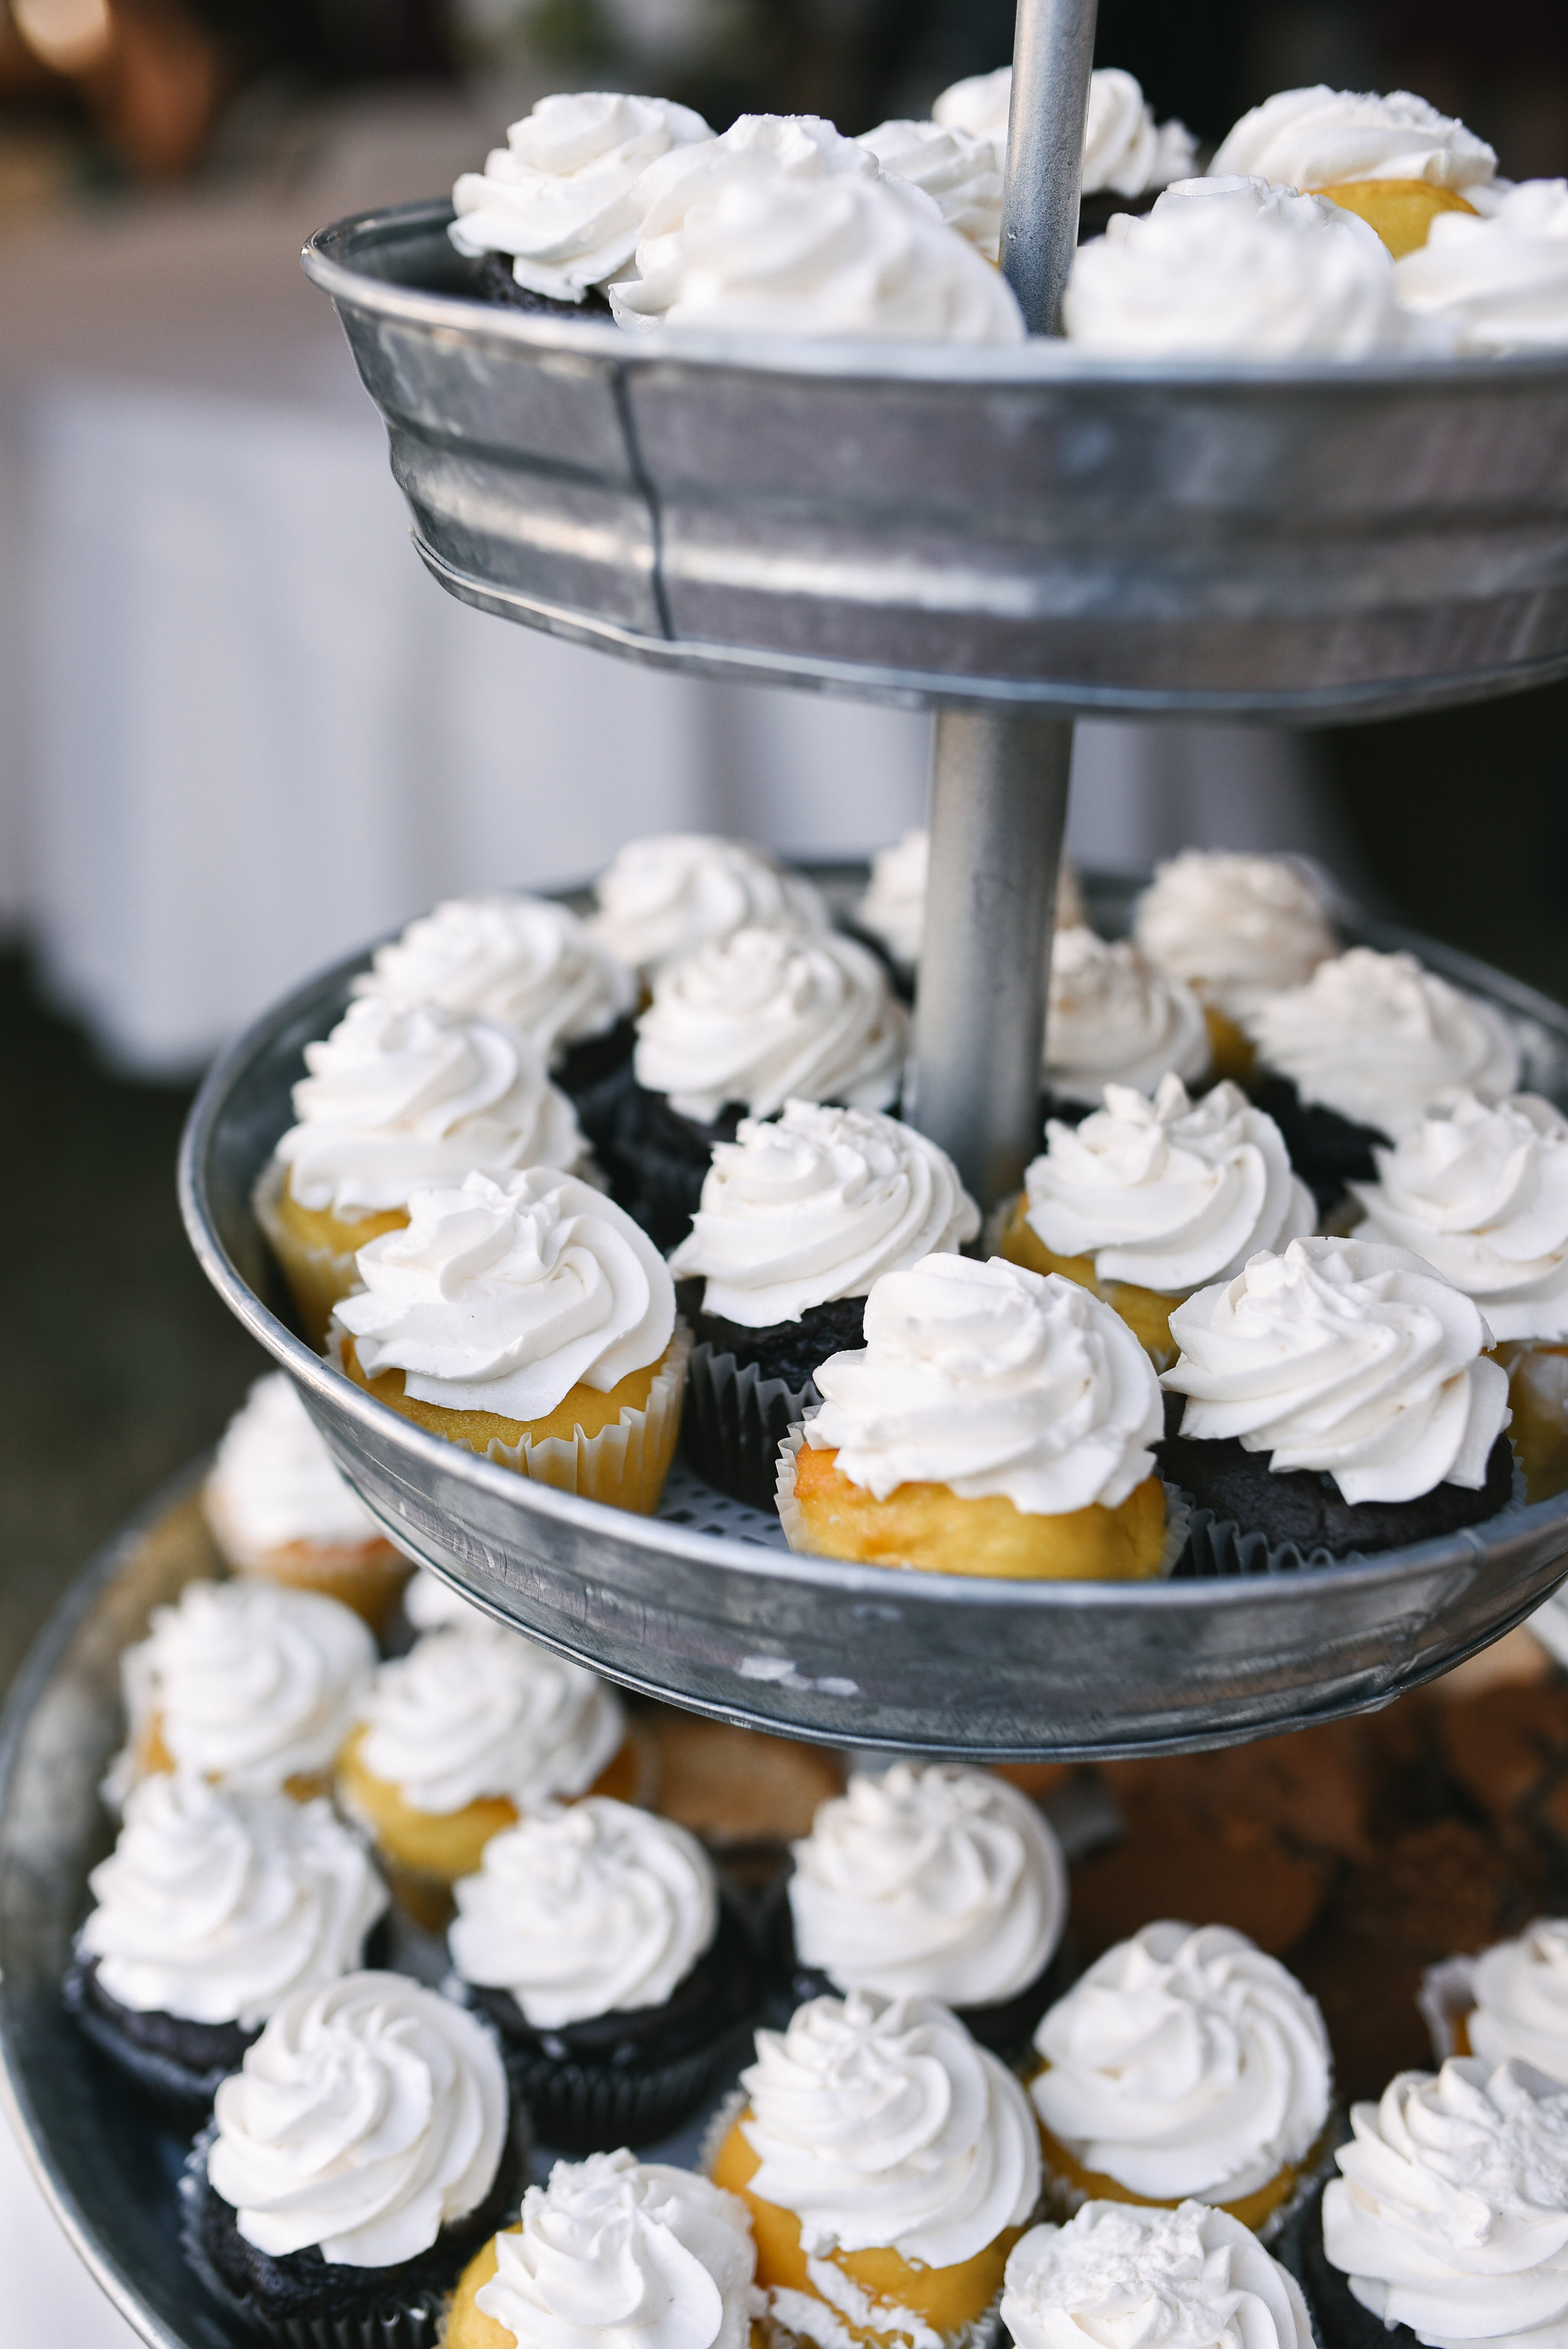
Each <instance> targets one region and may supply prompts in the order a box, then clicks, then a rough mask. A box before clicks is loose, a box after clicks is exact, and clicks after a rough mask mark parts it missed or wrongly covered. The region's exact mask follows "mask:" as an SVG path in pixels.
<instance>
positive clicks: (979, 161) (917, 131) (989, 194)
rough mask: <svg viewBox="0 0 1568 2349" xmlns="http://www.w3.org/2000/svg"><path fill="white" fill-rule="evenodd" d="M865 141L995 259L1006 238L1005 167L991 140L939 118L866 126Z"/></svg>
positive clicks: (889, 169) (896, 175) (894, 174)
mask: <svg viewBox="0 0 1568 2349" xmlns="http://www.w3.org/2000/svg"><path fill="white" fill-rule="evenodd" d="M859 143H860V145H861V146H862V147H863V148H865V150H867V152H868V153H869V154H872V155H874V156H875V157H876V159H877V161H878V162H879V163H880V164H881V166H882V171H884V172H885V173H887V174H888V175H889V176H890V177H891V178H892V179H895V180H907V181H909V182H910V185H911V186H912V187H916V188H919V189H920V190H921V191H922V192H923V194H925V195H928V196H929V197H930V198H931V201H932V202H933V203H934V205H935V206H936V209H937V211H938V212H940V213H941V214H942V217H943V219H944V221H945V222H947V225H948V227H949V228H955V229H956V230H957V231H958V233H959V235H960V236H966V237H967V238H968V240H969V242H970V243H971V244H972V245H973V246H974V247H975V251H976V252H977V253H980V254H984V255H985V259H986V260H987V261H993V262H994V261H995V259H996V255H997V249H998V247H999V246H1000V244H1001V242H1002V172H1001V167H1000V164H999V162H998V160H997V156H996V150H995V145H994V143H993V142H992V140H989V139H975V138H973V137H972V136H971V135H970V133H969V132H968V131H967V130H960V129H958V128H957V127H956V125H954V127H953V128H952V129H944V128H943V126H942V125H941V123H939V122H903V121H897V122H879V123H878V125H877V127H876V129H874V130H866V131H862V132H861V138H860V142H859Z"/></svg>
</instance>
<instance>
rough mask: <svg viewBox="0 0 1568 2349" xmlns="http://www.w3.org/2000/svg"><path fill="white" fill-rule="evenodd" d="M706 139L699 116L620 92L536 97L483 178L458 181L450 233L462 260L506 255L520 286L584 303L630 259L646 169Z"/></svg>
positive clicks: (475, 174) (665, 101) (470, 175)
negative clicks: (639, 188)
mask: <svg viewBox="0 0 1568 2349" xmlns="http://www.w3.org/2000/svg"><path fill="white" fill-rule="evenodd" d="M712 136H713V133H712V131H711V130H710V129H708V127H707V123H706V122H705V121H704V120H703V119H702V117H701V115H700V114H694V113H693V112H692V110H691V109H690V107H688V106H676V105H674V104H673V103H672V102H671V100H670V99H669V98H629V97H626V96H624V95H623V93H621V92H620V91H618V90H616V91H610V90H583V91H577V92H567V91H560V92H557V93H555V94H553V95H552V96H551V97H549V98H541V99H540V100H539V102H538V104H537V105H536V106H535V107H534V109H533V111H532V113H531V114H529V115H526V116H525V117H524V119H522V121H521V122H514V123H513V124H512V125H511V129H509V130H508V132H507V134H506V141H507V143H506V145H505V146H504V147H498V148H496V149H495V150H494V151H493V152H492V153H491V154H490V156H489V157H488V158H487V160H486V162H485V167H484V170H483V171H482V172H479V171H465V172H464V173H463V175H462V177H461V178H460V179H459V181H458V183H457V186H456V187H455V188H454V189H453V190H452V202H453V205H454V207H455V208H456V211H457V215H458V217H457V219H456V220H455V221H453V222H452V224H451V227H450V228H449V231H448V234H449V236H450V238H451V240H452V243H454V244H455V245H456V246H457V248H458V251H459V253H467V254H480V253H510V254H511V255H512V275H513V276H514V277H515V278H516V280H517V282H518V284H519V285H526V286H529V287H531V290H532V291H533V292H534V293H536V294H545V295H550V296H551V298H552V300H554V301H557V302H581V301H582V300H583V296H584V295H585V294H586V293H587V292H588V289H589V287H590V286H593V285H603V284H605V282H606V281H607V280H608V279H609V278H612V277H614V275H615V274H617V272H618V271H620V270H623V269H624V268H625V266H626V264H628V262H629V261H630V260H631V258H632V254H633V253H634V250H635V248H636V243H637V213H636V209H635V205H634V201H633V199H634V192H635V190H636V187H637V183H638V181H640V180H641V179H642V177H643V175H644V173H645V171H647V169H648V167H649V165H650V164H652V163H655V162H656V161H657V160H658V159H659V157H660V156H661V155H667V154H668V153H669V152H670V150H671V149H672V148H676V147H687V146H690V145H692V144H693V143H694V142H696V141H697V140H708V139H711V138H712Z"/></svg>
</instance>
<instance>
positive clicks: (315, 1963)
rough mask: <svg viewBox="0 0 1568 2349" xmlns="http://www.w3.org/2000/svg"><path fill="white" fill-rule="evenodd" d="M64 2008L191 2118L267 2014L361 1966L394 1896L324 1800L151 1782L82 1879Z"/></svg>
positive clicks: (169, 1780) (160, 1779)
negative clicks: (81, 1910) (87, 1901)
mask: <svg viewBox="0 0 1568 2349" xmlns="http://www.w3.org/2000/svg"><path fill="white" fill-rule="evenodd" d="M88 1886H89V1889H90V1890H91V1892H92V1895H93V1899H94V1903H95V1906H94V1907H93V1909H91V1910H90V1911H89V1913H88V1918H87V1920H86V1922H85V1923H84V1924H83V1926H82V1929H81V1931H80V1932H79V1933H78V1934H77V1945H76V1954H75V1957H74V1959H73V1961H72V1964H71V1969H70V1971H69V1973H68V1975H67V1981H66V2002H67V2006H68V2007H69V2008H70V2010H71V2012H72V2013H74V2014H75V2016H76V2018H77V2022H78V2023H79V2024H80V2026H81V2028H82V2030H83V2031H84V2032H85V2033H87V2035H88V2038H89V2039H90V2040H92V2042H93V2044H95V2046H97V2047H98V2048H100V2049H101V2050H102V2051H103V2053H104V2054H106V2055H108V2057H109V2059H110V2061H111V2062H112V2063H114V2064H116V2065H117V2066H118V2067H119V2070H121V2071H122V2072H124V2073H126V2074H127V2075H129V2077H130V2078H131V2079H132V2080H133V2081H135V2083H136V2085H138V2086H139V2088H141V2089H143V2090H144V2091H145V2092H146V2093H147V2094H148V2095H150V2096H151V2097H152V2098H153V2100H154V2101H155V2102H156V2103H157V2104H158V2105H159V2106H160V2107H161V2108H162V2109H163V2110H164V2111H165V2112H167V2113H168V2114H169V2115H170V2116H171V2117H172V2118H174V2119H175V2120H176V2121H180V2122H184V2123H186V2124H187V2125H190V2126H193V2125H194V2124H195V2123H196V2122H197V2121H198V2120H200V2119H201V2116H203V2115H204V2114H205V2113H206V2111H207V2110H208V2108H209V2107H210V2106H211V2102H212V2095H213V2092H214V2090H215V2089H216V2087H217V2085H218V2083H219V2081H220V2080H221V2079H222V2077H223V2076H224V2075H225V2074H226V2073H229V2072H234V2071H237V2070H238V2069H239V2067H240V2064H241V2062H242V2058H243V2056H244V2053H245V2050H246V2048H247V2047H248V2046H250V2044H252V2042H253V2040H254V2039H255V2038H256V2036H257V2035H258V2033H260V2031H261V2029H262V2026H263V2023H265V2022H266V2021H267V2019H268V2017H269V2016H270V2015H272V2014H274V2013H276V2012H277V2010H278V2008H279V2007H280V2006H282V2005H283V2004H284V2002H285V2001H287V2000H288V1999H289V1998H291V1997H293V1996H294V1994H295V1993H296V1992H301V1991H305V1992H308V1991H312V1990H315V1989H316V1988H318V1987H320V1986H321V1985H322V1984H324V1983H327V1982H335V1981H336V1980H337V1979H338V1978H339V1977H340V1976H341V1975H344V1974H346V1973H350V1972H352V1971H354V1969H355V1968H356V1967H357V1966H359V1965H361V1964H362V1963H363V1962H364V1951H365V1944H366V1937H367V1935H368V1934H369V1933H370V1932H371V1930H372V1929H373V1927H374V1926H375V1925H376V1924H377V1920H379V1919H380V1917H381V1916H382V1915H383V1913H384V1912H385V1910H386V1907H387V1890H386V1887H385V1886H384V1885H383V1884H382V1882H381V1879H380V1878H379V1877H378V1876H377V1873H376V1870H375V1869H374V1868H373V1867H372V1866H371V1864H370V1860H369V1857H368V1856H367V1855H366V1849H365V1847H364V1845H363V1844H362V1843H361V1841H360V1840H359V1838H358V1837H357V1836H356V1835H355V1834H354V1833H353V1832H352V1830H351V1829H349V1828H348V1827H346V1826H342V1825H341V1824H340V1823H339V1822H338V1820H336V1819H335V1817H334V1816H333V1814H332V1811H331V1809H330V1807H329V1806H328V1805H327V1804H326V1803H325V1802H312V1803H304V1804H301V1803H294V1802H291V1801H290V1800H289V1798H288V1796H287V1795H244V1794H232V1793H224V1792H223V1791H222V1790H221V1789H220V1788H218V1787H216V1786H211V1785H208V1784H207V1782H206V1780H205V1779H203V1778H198V1777H191V1776H188V1775H176V1776H169V1775H161V1776H157V1777H152V1778H147V1779H144V1780H143V1781H142V1783H141V1785H139V1786H138V1787H137V1788H136V1789H135V1790H134V1792H133V1793H132V1794H131V1795H130V1796H129V1800H128V1802H127V1804H126V1807H125V1824H124V1826H123V1827H122V1828H121V1830H120V1835H119V1841H118V1843H117V1844H116V1846H115V1848H114V1850H113V1852H112V1853H111V1854H110V1856H109V1857H108V1859H106V1860H104V1861H102V1862H101V1863H100V1864H99V1866H98V1867H97V1868H94V1870H93V1872H92V1874H91V1876H90V1877H89V1878H88Z"/></svg>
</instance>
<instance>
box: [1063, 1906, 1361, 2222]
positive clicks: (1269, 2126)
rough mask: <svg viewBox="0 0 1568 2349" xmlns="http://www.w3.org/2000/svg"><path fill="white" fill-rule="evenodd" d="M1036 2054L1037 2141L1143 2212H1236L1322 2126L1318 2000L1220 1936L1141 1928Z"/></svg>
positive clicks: (1093, 1973) (1079, 1987)
mask: <svg viewBox="0 0 1568 2349" xmlns="http://www.w3.org/2000/svg"><path fill="white" fill-rule="evenodd" d="M1035 2045H1036V2047H1037V2050H1038V2051H1039V2053H1040V2054H1041V2055H1043V2056H1044V2057H1045V2059H1046V2063H1047V2066H1048V2069H1047V2070H1046V2071H1043V2072H1039V2073H1037V2075H1036V2076H1035V2078H1034V2079H1033V2080H1032V2081H1031V2082H1030V2084H1029V2094H1030V2095H1031V2096H1032V2098H1033V2099H1034V2103H1035V2108H1036V2110H1037V2112H1038V2114H1039V2116H1040V2118H1041V2120H1042V2121H1043V2122H1044V2123H1045V2126H1046V2127H1047V2129H1049V2131H1050V2132H1051V2135H1052V2136H1053V2137H1055V2138H1056V2139H1057V2143H1058V2144H1060V2145H1063V2146H1065V2147H1067V2149H1068V2152H1069V2153H1070V2154H1071V2155H1072V2156H1073V2158H1074V2159H1075V2160H1076V2161H1078V2163H1079V2165H1080V2166H1081V2167H1082V2168H1085V2169H1088V2170H1091V2171H1093V2172H1095V2173H1096V2174H1097V2175H1098V2176H1099V2177H1102V2178H1115V2179H1116V2181H1117V2183H1118V2185H1119V2186H1125V2187H1127V2188H1129V2189H1130V2191H1131V2192H1133V2193H1134V2194H1141V2195H1144V2196H1146V2197H1147V2198H1148V2199H1150V2201H1157V2202H1181V2201H1188V2200H1191V2201H1194V2202H1239V2201H1241V2200H1242V2199H1243V2198H1244V2197H1246V2196H1247V2195H1250V2194H1255V2193H1257V2192H1258V2190H1259V2189H1261V2188H1263V2187H1264V2186H1267V2185H1270V2184H1272V2182H1273V2181H1274V2179H1275V2178H1277V2177H1278V2176H1279V2174H1280V2172H1281V2170H1282V2169H1285V2168H1291V2167H1293V2166H1294V2165H1295V2164H1297V2163H1299V2162H1301V2161H1303V2160H1304V2159H1305V2157H1306V2155H1307V2154H1308V2153H1309V2152H1310V2151H1311V2149H1312V2147H1313V2146H1314V2145H1315V2143H1316V2141H1317V2138H1318V2137H1320V2136H1321V2134H1322V2132H1323V2128H1324V2126H1325V2124H1326V2121H1327V2119H1328V2106H1329V2095H1330V2085H1331V2058H1330V2055H1329V2052H1328V2034H1327V2033H1326V2031H1325V2029H1324V2027H1323V2017H1322V2015H1321V2014H1320V2013H1318V2010H1317V2002H1316V2001H1315V1999H1312V1998H1309V1997H1308V1995H1307V1993H1306V1992H1305V1990H1303V1988H1302V1986H1301V1984H1300V1983H1299V1982H1297V1981H1296V1979H1295V1975H1294V1974H1290V1973H1287V1972H1286V1971H1285V1969H1284V1966H1282V1965H1281V1964H1280V1962H1279V1961H1278V1959H1277V1958H1270V1957H1265V1956H1264V1952H1263V1951H1262V1950H1259V1949H1256V1948H1254V1946H1253V1943H1252V1942H1251V1941H1249V1940H1248V1939H1247V1937H1246V1935H1245V1934H1244V1933H1236V1932H1233V1931H1232V1930H1231V1929H1230V1927H1229V1926H1226V1925H1205V1926H1201V1927H1199V1928H1198V1929H1197V1930H1193V1928H1192V1927H1191V1926H1190V1925H1176V1924H1168V1923H1161V1924H1155V1925H1145V1927H1144V1928H1143V1930H1142V1931H1141V1932H1140V1933H1136V1934H1134V1936H1133V1938H1132V1939H1131V1940H1130V1941H1119V1942H1118V1943H1117V1945H1116V1947H1115V1948H1114V1949H1110V1950H1108V1951H1106V1953H1105V1955H1104V1956H1103V1957H1102V1958H1097V1959H1096V1961H1095V1962H1094V1964H1093V1965H1092V1966H1090V1968H1089V1970H1088V1973H1086V1974H1085V1975H1084V1976H1083V1977H1082V1978H1081V1980H1080V1981H1078V1982H1076V1983H1075V1984H1074V1985H1073V1987H1072V1989H1071V1990H1069V1991H1068V1993H1067V1995H1066V1997H1065V1998H1061V1999H1058V2000H1057V2003H1056V2005H1055V2006H1053V2007H1052V2008H1051V2010H1050V2012H1049V2013H1048V2014H1047V2015H1046V2016H1045V2018H1044V2020H1043V2021H1042V2022H1041V2023H1040V2026H1039V2028H1038V2030H1037V2032H1036V2033H1035Z"/></svg>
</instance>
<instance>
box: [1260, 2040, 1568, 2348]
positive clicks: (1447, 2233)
mask: <svg viewBox="0 0 1568 2349" xmlns="http://www.w3.org/2000/svg"><path fill="white" fill-rule="evenodd" d="M1350 2125H1351V2128H1352V2129H1353V2131H1354V2133H1355V2134H1354V2137H1353V2140H1352V2142H1351V2143H1350V2144H1348V2145H1346V2146H1343V2147H1341V2148H1340V2150H1339V2151H1338V2152H1337V2153H1336V2155H1335V2159H1336V2162H1337V2163H1338V2165H1339V2168H1340V2172H1341V2175H1340V2176H1339V2177H1338V2178H1334V2179H1332V2180H1331V2181H1330V2183H1329V2184H1328V2185H1327V2186H1326V2188H1325V2189H1324V2192H1323V2200H1322V2206H1321V2209H1322V2224H1321V2230H1320V2229H1319V2226H1318V2224H1317V2222H1316V2220H1315V2219H1313V2220H1309V2222H1308V2224H1307V2227H1306V2229H1305V2234H1304V2239H1303V2246H1302V2273H1303V2276H1304V2278H1305V2284H1306V2289H1307V2294H1308V2297H1309V2298H1310V2300H1311V2302H1312V2311H1313V2315H1314V2317H1315V2319H1316V2323H1317V2327H1318V2337H1319V2339H1320V2341H1321V2342H1322V2344H1323V2349H1406V2344H1411V2349H1413V2344H1415V2343H1416V2342H1418V2341H1419V2342H1422V2343H1425V2344H1429V2349H1460V2344H1464V2349H1472V2344H1484V2343H1487V2342H1494V2343H1496V2344H1498V2349H1519V2344H1523V2343H1525V2342H1531V2343H1539V2344H1542V2349H1546V2344H1549V2343H1553V2342H1555V2341H1560V2340H1562V2339H1563V2337H1564V2336H1565V2334H1568V2090H1564V2089H1563V2088H1561V2087H1559V2086H1558V2085H1557V2084H1556V2083H1555V2082H1554V2081H1551V2080H1548V2079H1547V2078H1546V2077H1545V2075H1543V2074H1542V2073H1540V2072H1537V2071H1535V2070H1534V2069H1533V2068H1532V2066H1531V2065H1530V2064H1519V2063H1508V2064H1498V2065H1497V2066H1496V2067H1495V2068H1494V2067H1493V2066H1491V2064H1484V2063H1480V2062H1477V2061H1475V2060H1473V2059H1465V2058H1457V2059H1456V2060H1455V2061H1454V2062H1452V2063H1449V2064H1444V2065H1443V2067H1442V2070H1441V2071H1440V2072H1439V2073H1438V2074H1437V2075H1436V2076H1435V2077H1434V2076H1433V2075H1431V2074H1430V2073H1426V2072H1401V2073H1399V2074H1398V2075H1397V2077H1396V2078H1394V2079H1393V2080H1391V2081H1390V2082H1389V2084H1388V2085H1387V2088H1386V2089H1385V2090H1384V2092H1383V2095H1382V2096H1381V2098H1380V2100H1379V2101H1378V2102H1377V2104H1376V2105H1371V2104H1365V2105H1356V2106H1352V2108H1351V2114H1350Z"/></svg>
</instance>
